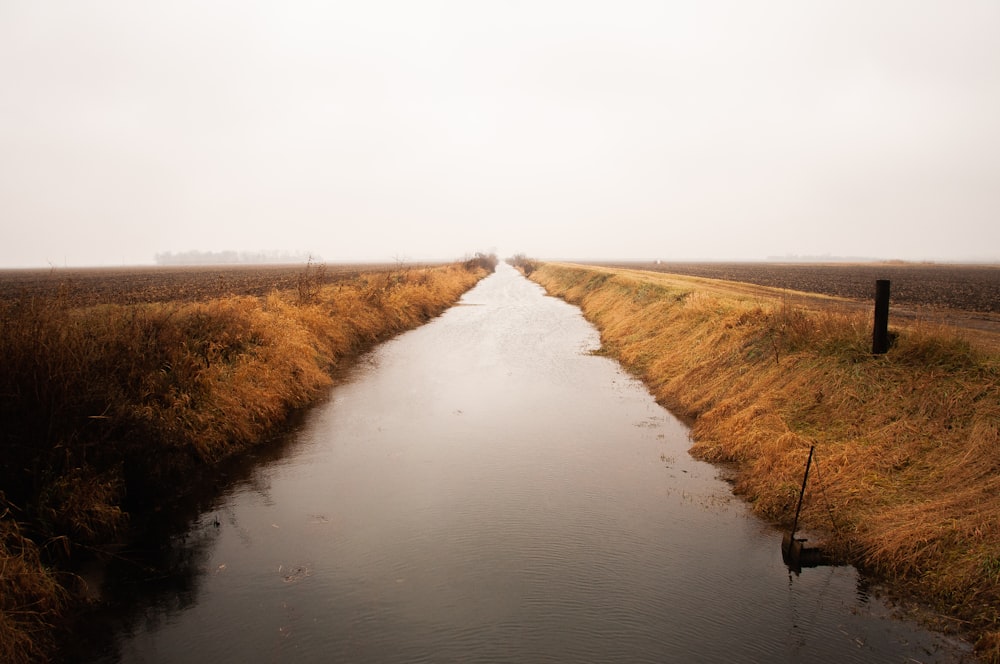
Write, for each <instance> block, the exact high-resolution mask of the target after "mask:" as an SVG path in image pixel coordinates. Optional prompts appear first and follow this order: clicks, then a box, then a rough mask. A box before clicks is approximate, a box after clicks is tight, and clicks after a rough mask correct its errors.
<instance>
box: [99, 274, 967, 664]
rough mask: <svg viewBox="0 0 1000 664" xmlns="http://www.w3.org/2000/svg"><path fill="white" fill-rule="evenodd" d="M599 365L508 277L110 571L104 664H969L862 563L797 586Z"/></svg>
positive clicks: (412, 341) (566, 327)
mask: <svg viewBox="0 0 1000 664" xmlns="http://www.w3.org/2000/svg"><path fill="white" fill-rule="evenodd" d="M598 346H599V339H598V334H597V332H596V330H595V329H594V328H593V327H592V326H591V325H590V324H588V323H587V322H586V321H585V320H584V319H583V317H582V316H581V315H580V312H579V311H578V310H577V309H576V308H574V307H572V306H570V305H568V304H565V303H564V302H562V301H560V300H557V299H554V298H551V297H546V296H545V294H544V292H543V290H542V289H541V288H540V287H538V286H537V285H535V284H533V283H531V282H530V281H528V280H526V279H524V278H523V277H521V276H520V275H519V274H517V273H516V272H515V271H514V270H513V269H512V268H510V267H509V266H506V265H500V266H499V267H498V269H497V273H496V274H494V275H492V276H490V277H488V278H487V279H485V280H484V281H482V282H481V283H480V284H479V285H478V286H477V287H476V288H474V289H473V290H472V291H470V292H469V293H468V294H466V296H465V297H464V298H463V299H462V301H461V304H460V305H459V306H456V307H454V308H452V309H450V310H449V311H448V312H446V313H445V314H444V315H443V316H441V317H440V318H438V319H436V320H434V321H432V322H431V323H429V324H428V325H425V326H424V327H422V328H420V329H418V330H415V331H413V332H409V333H407V334H404V335H402V336H400V337H398V338H396V339H394V340H392V341H390V342H388V343H386V344H384V345H383V346H381V347H380V348H378V349H377V350H375V351H374V352H373V353H371V354H369V355H367V356H365V357H364V358H363V359H362V360H361V361H360V362H359V364H358V365H357V366H356V367H355V368H354V369H353V370H352V372H351V373H350V375H349V376H347V377H346V379H345V380H344V382H343V383H342V384H340V385H338V386H337V387H335V388H334V389H333V390H332V391H331V393H330V396H329V399H328V400H327V401H326V402H324V403H322V404H320V405H319V406H317V407H315V408H312V409H310V410H309V411H308V412H307V413H306V414H305V416H304V417H303V418H302V421H301V422H300V423H299V425H298V426H297V427H296V430H295V431H294V432H293V433H292V434H291V435H290V436H289V440H288V441H286V442H285V443H284V444H282V445H280V446H279V448H280V449H278V451H277V452H274V453H273V454H270V455H269V458H262V459H258V460H257V461H256V462H255V464H254V465H253V466H252V467H249V468H244V469H243V470H240V471H233V473H232V475H231V477H230V479H229V480H228V481H227V482H224V483H222V484H221V486H220V487H219V488H217V489H216V491H215V493H214V495H213V496H211V497H210V498H202V499H201V501H200V503H199V504H198V505H197V508H196V509H191V511H189V512H187V513H185V512H183V510H181V508H180V507H177V514H175V515H174V518H175V520H176V519H180V520H181V521H182V523H180V524H177V523H174V524H173V525H171V526H170V527H165V528H164V529H162V532H160V534H158V535H151V536H150V538H149V541H148V542H146V544H145V546H147V548H148V550H147V551H146V553H145V558H144V562H140V563H136V562H135V561H132V562H120V563H116V564H113V565H112V566H111V567H110V569H109V570H108V572H107V576H106V578H105V580H104V594H105V596H106V597H107V598H109V600H110V601H112V602H113V603H114V604H115V606H116V607H117V608H116V609H115V610H113V611H108V612H107V613H106V615H101V616H98V617H97V618H96V620H97V621H98V622H99V624H100V629H98V630H96V631H97V632H101V633H102V634H103V636H102V637H101V638H95V639H94V641H95V643H96V645H94V644H91V645H92V647H93V649H94V650H96V651H97V652H91V653H89V654H87V655H86V659H87V660H89V661H92V662H119V661H120V662H210V663H212V664H223V663H227V662H879V663H883V662H959V661H966V662H969V661H973V660H972V657H971V654H970V652H969V650H968V648H966V647H965V646H964V645H962V644H960V643H957V642H954V641H951V640H949V639H946V638H944V637H941V636H939V635H936V634H933V633H931V632H928V631H925V630H923V629H921V628H919V627H918V626H916V625H915V624H914V623H912V622H907V621H903V620H899V619H895V618H891V617H890V615H889V614H890V610H889V609H888V608H886V606H885V604H884V603H883V602H882V601H881V600H880V599H878V598H876V597H874V596H873V595H872V594H870V592H869V590H868V588H867V587H866V585H865V582H864V580H863V578H861V577H860V576H859V574H858V573H857V572H856V571H855V570H854V569H853V568H850V567H827V568H815V569H806V570H804V571H803V572H802V573H801V574H800V575H796V574H792V573H790V572H789V571H788V570H787V568H786V567H785V566H784V565H783V564H782V561H781V553H780V547H779V542H780V538H781V535H780V533H779V532H777V531H775V530H774V529H772V528H771V527H770V526H768V525H767V524H765V523H762V522H761V521H759V520H757V519H756V518H754V517H752V516H750V515H749V513H748V510H747V507H746V506H745V505H744V504H743V503H742V502H741V501H740V500H739V499H736V498H734V497H733V496H732V494H731V488H730V486H729V485H728V484H727V483H726V482H725V481H723V480H722V479H720V478H719V477H718V475H719V472H720V470H719V469H718V468H717V467H715V466H712V465H709V464H706V463H702V462H699V461H696V460H694V459H692V458H691V457H690V456H689V455H688V453H687V448H688V446H689V439H688V432H687V429H686V427H685V426H684V425H683V424H681V423H680V422H679V421H677V420H676V419H675V418H674V417H673V416H671V415H670V414H669V413H668V412H667V411H665V410H664V409H662V408H661V407H660V406H658V405H657V404H656V403H655V402H654V401H653V399H652V397H651V396H650V395H649V393H648V392H647V391H646V389H645V388H644V387H643V385H642V384H641V383H638V382H637V381H635V380H634V379H632V378H630V377H629V376H628V375H627V374H625V373H623V372H622V370H621V369H620V368H619V367H618V365H617V364H616V363H614V362H613V361H611V360H609V359H607V358H603V357H598V356H595V355H593V354H591V353H590V351H592V350H594V349H596V348H597V347H598ZM95 624H96V623H95Z"/></svg>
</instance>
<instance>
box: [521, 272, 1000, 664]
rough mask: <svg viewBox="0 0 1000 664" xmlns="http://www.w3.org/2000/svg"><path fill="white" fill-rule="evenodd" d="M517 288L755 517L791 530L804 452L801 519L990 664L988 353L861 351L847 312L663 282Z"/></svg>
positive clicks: (997, 634)
mask: <svg viewBox="0 0 1000 664" xmlns="http://www.w3.org/2000/svg"><path fill="white" fill-rule="evenodd" d="M532 278H534V279H535V280H536V281H538V282H539V283H540V284H542V285H543V286H544V287H545V288H546V289H547V290H548V291H549V292H550V293H552V294H553V295H557V296H560V297H563V298H565V299H566V300H567V301H569V302H572V303H574V304H577V305H579V306H580V307H581V308H582V310H583V312H584V314H585V315H586V316H587V318H588V319H590V320H591V321H592V322H594V323H595V325H597V327H598V328H599V329H600V331H601V338H602V343H603V346H604V349H605V351H606V352H608V353H609V354H610V355H612V356H614V357H616V358H617V359H619V360H620V361H621V362H622V363H623V365H625V366H626V367H627V368H628V369H629V370H631V371H632V372H634V373H635V374H637V375H638V376H640V377H641V378H642V379H643V380H644V381H645V383H646V384H647V385H648V386H649V387H650V389H651V391H652V392H653V394H654V395H655V396H656V398H657V399H658V400H659V401H660V402H661V403H663V404H664V405H666V406H667V407H669V408H671V409H672V410H673V411H674V412H676V413H678V414H680V415H682V416H686V417H690V418H693V429H692V435H693V439H694V441H695V442H694V445H693V447H692V452H693V453H694V454H696V455H697V456H699V457H701V458H704V459H708V460H714V461H734V462H737V465H738V468H739V471H738V477H737V482H736V491H737V492H738V493H740V494H742V495H743V496H745V497H746V499H747V500H749V501H750V503H751V505H752V507H753V510H754V511H755V512H756V513H757V514H759V515H760V516H762V517H764V518H767V519H770V520H773V521H777V522H784V523H787V522H789V521H790V519H791V516H792V515H793V514H794V509H795V504H796V500H797V498H798V489H799V485H800V482H801V478H802V471H803V468H804V465H805V461H806V457H807V455H808V452H809V447H810V445H813V444H815V445H816V460H817V466H816V471H815V473H814V474H813V475H812V476H811V480H810V486H809V491H808V492H807V498H809V500H808V502H807V504H806V505H805V508H804V512H803V515H802V519H801V523H803V524H804V525H805V526H806V527H807V528H810V529H812V530H813V531H814V532H817V533H823V534H825V537H826V539H827V546H829V547H832V548H836V549H838V550H840V551H841V552H843V553H844V554H846V555H849V556H850V557H851V560H852V561H853V562H855V563H857V564H858V565H860V566H862V567H863V568H866V569H868V570H870V571H872V572H874V573H876V574H878V575H880V576H881V577H882V578H884V579H886V580H888V581H889V582H890V583H891V584H893V585H894V586H895V587H896V588H897V589H898V590H905V591H912V592H914V593H916V594H918V595H919V596H920V597H922V598H924V599H926V600H929V601H931V602H933V603H934V605H935V606H936V608H937V609H939V610H940V611H941V612H942V613H944V614H946V615H948V616H951V617H952V618H953V619H954V620H955V621H956V622H957V624H959V625H962V626H964V627H967V628H970V629H971V630H972V632H973V633H974V634H975V635H976V637H977V638H978V643H977V646H978V648H979V651H980V652H981V653H982V654H983V655H984V656H985V657H986V658H987V659H989V660H990V661H1000V622H998V620H1000V437H998V430H1000V359H998V358H997V357H995V356H989V355H987V354H985V353H983V352H981V351H979V350H977V348H975V347H973V346H972V345H971V344H970V343H969V342H967V341H965V340H963V339H962V337H961V336H960V334H959V333H958V332H957V331H955V330H953V329H949V328H944V327H936V328H935V327H927V326H920V325H915V326H912V327H907V328H903V329H899V330H894V331H895V332H896V334H897V337H896V341H895V344H894V346H893V348H892V349H891V350H890V351H889V353H888V354H886V355H884V356H878V357H875V356H872V355H871V353H870V349H871V323H870V320H869V319H868V317H867V316H865V315H864V314H861V315H858V314H853V313H848V312H845V311H838V310H837V309H835V308H830V309H825V310H819V311H811V310H804V309H801V308H796V307H793V306H791V305H790V304H789V303H788V302H787V301H786V300H783V299H781V298H778V299H771V298H760V299H755V298H751V297H736V296H725V295H721V294H719V293H718V292H715V291H713V290H712V289H711V288H700V287H699V286H698V285H697V284H694V283H693V282H691V281H681V280H672V279H671V278H670V277H669V275H651V274H648V273H634V272H629V271H622V270H609V269H600V268H584V267H578V266H568V265H558V264H544V265H542V266H541V267H540V268H539V269H537V270H536V271H535V272H534V273H533V275H532Z"/></svg>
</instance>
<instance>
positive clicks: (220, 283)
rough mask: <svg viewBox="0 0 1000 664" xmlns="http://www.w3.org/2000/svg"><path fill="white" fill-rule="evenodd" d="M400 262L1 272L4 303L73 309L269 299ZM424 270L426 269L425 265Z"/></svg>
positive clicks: (389, 268)
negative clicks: (30, 301) (52, 301)
mask: <svg viewBox="0 0 1000 664" xmlns="http://www.w3.org/2000/svg"><path fill="white" fill-rule="evenodd" d="M408 267H417V266H412V265H408V264H407V265H403V266H400V265H399V264H395V263H378V264H374V263H371V264H349V265H348V264H342V265H323V264H314V265H309V266H306V265H259V266H258V265H239V266H233V265H224V266H215V267H209V266H196V267H133V268H79V269H72V268H71V269H59V268H56V269H51V270H0V300H10V299H22V298H45V299H49V298H52V297H53V296H56V297H58V298H59V299H60V300H61V301H62V303H64V304H65V305H68V306H90V305H95V304H136V303H141V302H166V301H185V302H189V301H195V300H208V299H212V298H216V297H227V296H231V295H266V294H267V293H270V292H271V291H274V290H290V289H295V288H297V287H298V286H299V284H301V283H302V282H303V280H306V279H308V280H309V281H310V282H311V283H316V282H319V283H335V282H338V281H343V280H348V279H353V278H355V277H357V276H358V275H359V274H361V273H374V272H388V271H392V270H400V269H402V270H405V269H407V268H408ZM420 267H422V266H420Z"/></svg>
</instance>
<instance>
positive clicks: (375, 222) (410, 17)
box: [0, 0, 1000, 267]
mask: <svg viewBox="0 0 1000 664" xmlns="http://www.w3.org/2000/svg"><path fill="white" fill-rule="evenodd" d="M998 34H1000V3H997V2H995V1H993V0H988V1H982V2H975V1H962V2H949V3H946V2H943V1H942V2H917V1H909V0H906V1H904V0H900V1H880V2H875V3H872V2H860V1H854V0H848V1H843V0H837V1H829V2H825V1H824V2H809V3H803V2H794V1H790V0H789V1H774V2H756V3H747V2H742V1H738V0H732V1H726V0H709V1H707V2H684V3H681V2H664V1H662V0H659V1H650V2H630V1H627V0H623V1H619V2H586V1H575V2H571V1H569V0H565V1H563V0H535V1H531V2H519V1H515V0H511V1H507V2H492V3H481V2H461V1H454V2H448V1H424V2H403V1H395V2H385V1H382V2H379V1H375V2H319V1H317V2H308V1H298V2H277V1H269V0H260V1H257V2H254V1H246V0H241V1H239V2H236V1H223V2H203V1H198V2H195V1H192V0H172V1H171V2H148V1H145V0H122V1H110V0H109V1H102V2H99V3H83V2H75V1H71V0H67V1H66V2H50V1H46V0H25V1H21V0H0V81H2V82H3V84H2V85H0V267H10V266H41V267H46V266H56V267H61V266H63V265H70V266H74V265H133V264H149V263H152V262H153V260H154V256H155V255H156V254H158V253H166V252H173V253H178V252H185V251H191V250H198V251H206V252H207V251H213V252H219V251H236V252H272V253H274V252H278V253H280V252H287V253H291V254H295V255H303V254H304V255H308V254H313V255H315V256H319V257H322V259H324V260H327V261H331V262H339V261H367V260H378V261H386V260H440V259H451V258H460V257H461V256H463V255H465V254H468V253H471V252H475V251H491V250H496V251H498V252H499V253H501V255H507V254H509V253H513V252H523V253H526V254H528V255H531V256H536V257H540V258H569V259H602V258H603V259H662V260H685V259H689V260H696V259H717V260H760V259H766V258H768V257H788V256H813V257H815V256H823V255H828V256H843V257H873V258H888V259H903V260H940V261H949V260H980V261H1000V223H998V222H1000V219H998V217H1000V214H998V213H1000V122H998V121H997V118H1000V39H998V38H997V35H998Z"/></svg>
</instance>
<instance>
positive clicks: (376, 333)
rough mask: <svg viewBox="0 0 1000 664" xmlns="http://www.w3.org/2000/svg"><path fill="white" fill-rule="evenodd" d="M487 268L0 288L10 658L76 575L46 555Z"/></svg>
mask: <svg viewBox="0 0 1000 664" xmlns="http://www.w3.org/2000/svg"><path fill="white" fill-rule="evenodd" d="M485 274H487V269H485V267H484V266H483V265H482V264H481V262H469V263H467V264H465V265H462V264H456V265H450V266H439V267H433V268H425V269H406V268H403V267H401V268H400V269H399V270H396V271H393V272H379V273H373V274H364V275H361V276H360V277H358V278H357V279H355V280H353V281H350V282H346V281H345V282H338V283H335V284H324V283H323V275H322V267H321V266H313V265H310V266H308V267H307V268H306V269H305V270H304V272H303V274H302V276H301V278H300V279H299V281H298V283H297V284H296V288H295V289H293V290H288V291H283V292H277V291H276V292H273V293H271V294H270V295H267V296H266V297H250V296H237V295H233V296H230V297H222V298H216V299H212V300H208V301H204V302H161V303H154V304H112V305H101V306H93V307H86V308H75V307H73V306H71V305H69V304H67V302H65V301H63V300H62V299H61V298H60V297H58V296H56V297H52V298H41V299H39V298H21V299H14V300H6V301H0V395H2V399H0V421H3V422H4V427H3V428H2V429H0V449H2V450H3V454H2V455H0V488H2V489H3V493H2V494H0V497H2V498H3V500H0V527H2V531H0V573H2V577H0V585H2V587H0V596H2V597H3V600H2V604H0V607H2V613H0V660H2V661H5V662H6V661H10V662H20V661H37V660H38V659H39V658H40V657H42V656H43V655H44V653H45V652H46V650H45V647H46V645H47V644H48V643H49V642H48V641H47V640H46V639H47V637H46V636H45V635H46V633H47V629H48V626H49V625H50V624H51V622H52V620H53V619H54V616H56V615H58V614H59V613H60V611H61V609H62V607H63V606H64V603H65V599H66V596H67V592H66V589H65V588H66V586H67V584H65V583H57V578H58V577H57V576H55V575H54V573H52V572H50V571H48V570H47V568H46V567H45V564H48V563H59V562H60V561H65V560H66V559H67V558H68V557H71V556H73V555H75V553H76V552H77V550H78V548H77V547H78V546H79V545H97V544H100V543H102V542H105V541H107V540H108V539H109V538H112V537H114V536H115V535H116V533H118V532H119V531H121V529H122V528H123V527H124V526H125V525H126V523H127V520H128V512H129V511H130V510H132V509H140V510H141V509H145V508H147V507H149V506H151V505H155V503H156V502H157V500H158V499H160V498H161V497H162V496H163V495H164V492H166V493H167V494H170V493H175V492H176V491H177V489H178V487H183V486H184V484H185V482H186V481H188V477H189V476H190V474H191V472H192V471H194V470H197V469H201V468H206V467H211V465H212V464H215V463H217V462H219V461H221V460H223V459H225V458H227V457H229V456H232V455H234V454H238V453H239V452H241V451H243V450H245V449H247V448H248V447H250V446H252V445H255V444H258V443H260V442H261V441H263V440H266V439H268V437H269V436H271V435H273V434H274V433H275V432H276V431H277V430H278V429H279V428H280V427H281V425H282V423H283V422H284V421H285V420H286V418H287V417H288V415H289V414H290V413H291V412H292V411H294V410H295V409H298V408H301V407H303V406H305V405H306V404H308V403H310V402H311V401H313V400H315V399H316V398H317V397H318V396H319V395H320V394H321V393H322V392H323V391H324V390H325V389H326V388H327V387H328V386H329V385H330V384H331V381H332V379H331V373H332V372H333V371H334V370H335V369H336V368H337V367H338V366H339V365H341V364H342V363H344V362H347V361H349V360H351V359H352V358H354V357H355V356H356V355H358V354H359V353H360V352H362V351H364V350H366V349H368V348H371V347H372V345H374V344H376V343H377V342H379V341H381V340H384V339H386V338H388V337H390V336H392V335H395V334H397V333H399V332H401V331H403V330H406V329H410V328H413V327H415V326H417V325H419V324H421V323H423V322H425V321H427V320H428V319H430V318H431V317H433V316H436V315H437V314H439V313H441V312H442V311H443V310H444V309H445V308H447V307H448V306H450V305H451V304H453V303H454V302H455V301H456V300H457V299H458V297H459V296H460V295H461V294H462V293H463V292H465V291H466V290H468V289H469V288H470V287H471V286H472V285H473V284H475V283H476V281H478V280H479V279H480V278H482V277H483V276H485ZM15 517H16V518H15Z"/></svg>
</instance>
